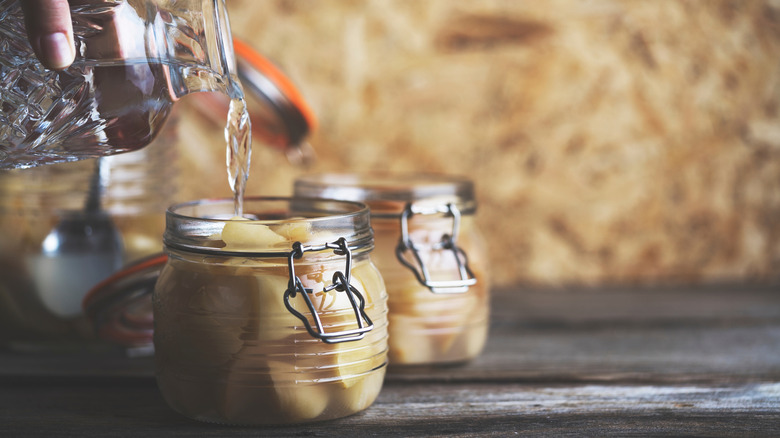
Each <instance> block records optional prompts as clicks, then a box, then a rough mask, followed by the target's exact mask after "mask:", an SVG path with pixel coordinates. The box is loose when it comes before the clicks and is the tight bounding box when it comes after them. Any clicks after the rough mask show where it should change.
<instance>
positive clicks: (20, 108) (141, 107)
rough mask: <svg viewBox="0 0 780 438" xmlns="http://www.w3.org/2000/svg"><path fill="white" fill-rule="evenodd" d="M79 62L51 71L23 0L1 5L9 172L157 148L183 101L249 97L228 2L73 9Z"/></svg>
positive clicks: (112, 0)
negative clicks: (33, 43) (202, 95)
mask: <svg viewBox="0 0 780 438" xmlns="http://www.w3.org/2000/svg"><path fill="white" fill-rule="evenodd" d="M70 8H71V15H72V18H73V30H74V39H75V45H76V59H75V61H74V62H73V64H72V66H71V67H69V68H68V69H67V70H64V71H53V70H47V69H46V68H44V67H43V65H42V64H41V63H40V62H39V61H38V60H37V58H36V57H35V55H34V53H33V50H32V48H31V47H30V45H29V43H28V41H27V34H26V32H25V27H24V20H23V16H22V13H21V9H20V7H19V4H18V0H0V47H2V48H3V59H2V60H0V169H12V168H27V167H34V166H38V165H42V164H47V163H57V162H65V161H76V160H80V159H84V158H94V157H101V156H107V155H113V154H117V153H121V152H127V151H132V150H136V149H140V148H142V147H144V146H146V145H147V144H149V143H150V142H151V141H152V140H153V139H154V137H155V135H156V134H157V133H158V132H159V131H160V129H161V128H162V125H163V124H164V123H165V120H166V118H167V117H168V115H169V114H170V111H171V107H172V105H173V103H174V102H175V101H176V100H178V99H179V98H180V97H182V96H184V95H186V94H189V93H193V92H198V91H221V92H224V93H226V94H228V95H229V96H230V97H231V98H238V97H243V93H242V91H241V89H240V86H239V85H238V84H237V80H235V75H234V71H235V60H234V57H233V47H232V39H231V37H230V26H229V22H228V17H227V11H226V8H225V4H224V0H79V1H71V2H70Z"/></svg>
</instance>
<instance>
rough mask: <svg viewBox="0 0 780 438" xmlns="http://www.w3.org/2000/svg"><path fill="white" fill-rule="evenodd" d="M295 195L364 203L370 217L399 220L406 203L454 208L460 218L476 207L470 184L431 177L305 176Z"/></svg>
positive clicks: (461, 179)
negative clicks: (369, 212) (460, 215)
mask: <svg viewBox="0 0 780 438" xmlns="http://www.w3.org/2000/svg"><path fill="white" fill-rule="evenodd" d="M295 195H296V196H307V197H323V198H332V199H344V200H348V201H357V202H364V203H366V204H367V205H368V206H369V208H370V209H371V216H372V217H398V216H400V215H401V213H402V212H403V211H404V209H405V208H406V205H407V204H409V203H412V204H415V205H419V206H425V205H446V204H454V205H455V206H456V207H457V208H458V210H460V212H461V214H473V213H474V212H475V211H476V207H477V204H476V200H475V199H474V184H473V183H472V182H471V180H469V179H467V178H465V177H462V176H456V175H444V174H434V173H391V172H371V173H323V174H307V175H303V176H301V177H299V178H297V179H296V180H295Z"/></svg>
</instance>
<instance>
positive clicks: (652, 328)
mask: <svg viewBox="0 0 780 438" xmlns="http://www.w3.org/2000/svg"><path fill="white" fill-rule="evenodd" d="M4 376H5V377H4ZM18 376H33V377H34V376H54V377H64V376H76V377H78V376H81V377H94V376H103V377H111V376H120V377H121V376H125V377H147V378H149V379H151V378H152V376H153V361H152V360H151V358H148V357H147V358H134V359H128V358H126V357H123V356H122V355H121V354H118V353H117V352H108V351H101V352H97V351H85V352H76V353H71V354H47V353H38V354H22V355H19V354H11V353H8V352H0V380H2V379H4V378H15V377H18ZM387 378H388V381H410V380H411V381H439V382H443V381H514V382H519V381H526V382H542V381H544V382H598V381H614V382H626V383H637V382H644V383H653V382H658V383H669V382H685V381H696V382H734V381H756V380H780V293H778V292H776V291H775V290H774V289H773V288H770V287H757V286H751V287H745V286H743V287H741V288H738V287H731V288H726V287H708V288H697V289H682V288H681V289H658V290H649V289H648V290H634V291H626V290H620V289H603V288H602V289H598V290H583V289H571V290H554V291H541V290H524V289H522V288H520V289H516V290H506V291H498V292H496V294H495V297H494V300H493V324H492V328H491V334H490V338H489V341H488V344H487V346H486V349H485V351H484V353H483V354H482V355H481V356H480V357H479V358H477V359H476V360H474V361H473V362H471V363H469V364H466V365H464V366H457V367H447V368H433V369H421V368H416V369H391V370H390V372H389V373H388V377H387Z"/></svg>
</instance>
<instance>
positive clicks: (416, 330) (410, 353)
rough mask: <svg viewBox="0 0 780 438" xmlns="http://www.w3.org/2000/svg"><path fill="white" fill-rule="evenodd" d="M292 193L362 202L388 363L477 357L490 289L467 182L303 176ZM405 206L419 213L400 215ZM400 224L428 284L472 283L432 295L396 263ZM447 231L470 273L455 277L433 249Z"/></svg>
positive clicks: (454, 266)
mask: <svg viewBox="0 0 780 438" xmlns="http://www.w3.org/2000/svg"><path fill="white" fill-rule="evenodd" d="M295 195H296V196H321V197H328V198H336V199H347V200H352V201H360V202H365V203H366V204H368V205H369V207H370V209H371V224H372V227H373V229H374V237H375V241H376V249H375V251H374V253H373V258H374V260H375V263H376V265H377V267H378V268H379V270H380V272H381V273H382V277H383V278H384V280H385V284H386V287H387V291H388V296H389V298H388V303H389V308H390V313H389V321H390V331H389V340H390V351H389V359H390V361H389V362H390V365H391V366H396V365H427V364H450V363H458V362H463V361H467V360H470V359H472V358H474V357H476V356H478V355H479V353H480V352H481V351H482V349H483V347H484V345H485V341H486V339H487V333H488V325H489V290H490V288H489V278H488V259H487V255H486V252H485V248H484V241H483V238H482V235H481V234H480V232H479V229H478V227H477V224H476V221H475V211H476V202H475V200H474V193H473V184H472V183H471V182H470V181H468V180H465V179H463V178H459V177H454V176H445V175H430V174H381V173H373V174H365V175H356V174H322V175H306V176H304V177H301V178H299V179H298V180H297V181H296V182H295ZM447 206H452V207H453V209H454V212H448V211H447ZM407 208H411V209H412V210H415V211H419V212H421V213H412V214H410V215H408V216H405V214H404V211H405V210H406V209H407ZM431 212H434V213H431ZM456 216H457V217H458V224H457V229H456V230H454V228H453V227H454V225H455V224H454V220H455V217H456ZM402 218H404V219H403V220H404V221H405V225H403V224H402V223H401V222H402ZM404 227H405V228H406V237H407V240H409V241H411V242H413V244H414V247H415V249H416V251H417V254H418V256H419V259H420V260H422V263H423V264H424V266H425V269H426V270H427V274H428V279H429V280H430V281H429V284H449V282H451V281H454V282H455V283H459V280H460V279H461V278H464V279H466V278H468V279H470V280H471V282H470V283H473V284H469V285H468V286H465V287H460V288H448V287H444V288H437V287H434V288H433V289H436V291H433V290H432V288H430V287H428V286H426V285H425V284H423V283H422V282H421V279H420V278H418V275H417V274H415V272H414V271H413V270H412V269H410V268H409V267H408V266H405V265H404V264H403V263H402V262H401V261H400V260H399V254H398V253H399V250H398V247H399V242H401V240H402V239H401V238H402V235H403V234H404ZM453 231H455V236H454V237H455V242H456V245H457V247H458V248H459V249H460V250H462V254H460V258H461V264H462V263H463V262H466V261H467V264H468V266H469V271H470V272H468V273H467V274H468V275H465V276H463V277H461V275H460V274H459V262H458V259H457V258H456V256H455V253H454V252H453V251H451V250H447V249H442V248H440V244H441V242H442V239H443V238H445V236H447V235H452V234H453ZM400 255H401V256H402V257H404V258H405V259H406V260H411V261H412V264H413V265H415V269H416V270H417V273H418V274H419V273H420V270H421V268H420V265H419V263H414V261H413V260H414V256H413V255H410V250H409V249H408V248H407V249H406V250H403V251H401V254H400ZM464 255H465V257H463V256H464ZM466 259H467V260H466ZM464 283H469V281H464Z"/></svg>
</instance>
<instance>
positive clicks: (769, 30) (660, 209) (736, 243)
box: [179, 0, 780, 286]
mask: <svg viewBox="0 0 780 438" xmlns="http://www.w3.org/2000/svg"><path fill="white" fill-rule="evenodd" d="M228 7H229V10H230V15H231V22H232V26H233V32H234V34H235V35H237V36H240V37H242V38H244V39H245V40H247V41H248V42H250V43H251V44H252V45H253V46H254V47H255V48H256V49H257V50H258V51H260V52H261V53H263V54H264V55H266V56H267V57H268V58H270V59H272V60H273V61H274V62H275V63H276V64H277V65H278V66H279V67H280V68H281V69H282V70H284V71H285V72H286V73H287V74H288V76H290V77H291V78H292V80H293V81H294V82H295V83H296V84H297V85H298V87H299V88H300V90H301V91H302V93H303V94H304V95H305V97H306V98H307V100H308V102H309V104H310V105H311V107H312V108H313V109H314V111H315V113H316V114H317V116H318V118H319V122H320V126H319V129H318V131H317V132H316V133H315V135H314V136H313V137H312V138H311V144H312V145H313V146H314V148H315V149H316V151H317V153H318V161H317V162H316V164H314V165H313V166H312V167H310V168H308V169H304V168H301V167H296V166H294V165H292V164H289V163H288V162H287V161H286V159H285V157H284V156H282V155H281V154H280V153H279V152H277V151H274V150H272V149H270V148H264V147H262V146H261V145H259V144H255V148H254V156H253V163H252V168H251V172H252V173H251V175H250V179H249V186H248V190H247V192H248V194H252V195H270V194H289V193H290V192H291V187H292V181H293V180H294V178H295V177H296V176H298V175H300V174H301V173H303V172H310V171H311V172H319V171H334V170H346V171H351V170H366V169H368V170H370V169H378V168H382V169H387V168H389V169H397V170H427V171H435V172H449V173H456V174H465V175H470V176H471V177H472V178H473V179H474V181H475V182H476V186H477V193H478V198H479V201H480V211H479V213H478V214H479V221H480V224H481V227H482V229H483V231H484V233H485V235H486V238H487V242H488V245H489V248H490V250H491V253H492V254H493V256H492V257H493V259H492V262H493V266H494V274H495V281H496V283H497V284H498V285H506V284H515V283H523V284H533V285H548V286H550V285H552V286H558V285H568V284H588V285H592V284H609V283H617V284H636V283H641V284H670V283H712V282H741V281H758V282H776V281H777V280H778V279H780V1H777V0H772V1H683V0H681V1H671V0H669V1H627V0H626V1H617V0H591V1H573V0H572V1H563V0H558V1H543V2H539V1H516V0H505V1H473V0H457V1H453V0H424V1H419V0H365V1H364V0H355V1H348V0H317V1H310V0H264V1H257V0H228ZM184 101H185V102H188V103H189V104H182V105H181V106H180V107H181V111H180V114H181V116H182V122H181V124H180V128H181V130H180V141H181V142H182V144H183V145H182V148H181V155H182V156H183V160H182V167H183V171H182V174H181V185H182V188H181V192H180V194H179V196H180V197H181V198H183V199H192V198H195V197H204V196H227V195H229V193H230V192H229V188H228V183H227V177H226V171H225V167H224V166H223V163H224V137H223V134H222V131H221V126H218V125H216V124H214V123H213V122H209V121H208V120H207V119H205V118H204V117H203V116H202V115H200V114H199V112H198V110H197V109H196V108H193V107H194V103H193V101H188V98H185V99H184Z"/></svg>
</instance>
